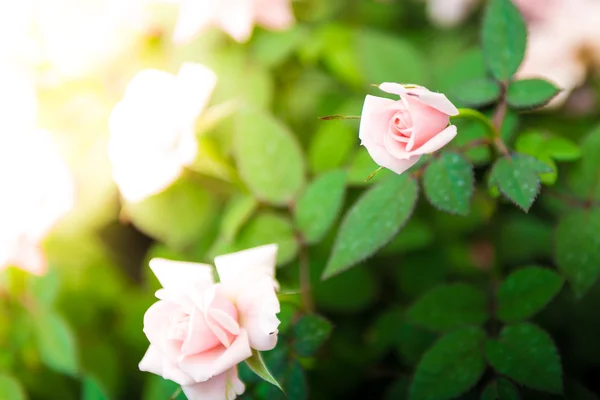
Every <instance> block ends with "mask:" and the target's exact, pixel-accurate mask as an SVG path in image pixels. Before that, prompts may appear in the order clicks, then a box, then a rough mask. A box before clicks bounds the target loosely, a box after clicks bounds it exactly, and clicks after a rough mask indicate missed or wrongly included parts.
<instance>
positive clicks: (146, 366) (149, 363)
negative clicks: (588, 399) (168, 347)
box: [138, 344, 163, 376]
mask: <svg viewBox="0 0 600 400" xmlns="http://www.w3.org/2000/svg"><path fill="white" fill-rule="evenodd" d="M162 360H163V356H162V354H161V352H160V350H159V349H158V347H156V346H154V345H152V344H151V345H150V347H148V350H147V351H146V354H144V357H143V358H142V361H140V363H139V365H138V367H139V368H140V371H146V372H151V373H153V374H156V375H160V376H162V371H163V368H162V362H163V361H162Z"/></svg>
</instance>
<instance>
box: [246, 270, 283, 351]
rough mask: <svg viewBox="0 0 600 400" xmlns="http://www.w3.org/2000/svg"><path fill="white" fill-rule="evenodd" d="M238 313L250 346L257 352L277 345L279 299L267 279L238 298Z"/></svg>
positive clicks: (249, 288) (254, 285)
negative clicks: (246, 332)
mask: <svg viewBox="0 0 600 400" xmlns="http://www.w3.org/2000/svg"><path fill="white" fill-rule="evenodd" d="M237 307H238V311H239V313H240V321H243V328H244V329H246V330H247V331H248V338H249V340H250V346H251V347H252V348H253V349H256V350H259V351H267V350H272V349H273V348H274V347H275V345H276V344H277V328H278V326H279V319H278V318H277V314H278V313H279V311H280V306H279V299H277V294H276V293H275V290H274V289H273V287H272V286H271V285H270V282H269V280H268V279H263V280H261V281H260V282H256V283H255V284H253V285H252V286H248V287H247V288H246V290H245V291H244V292H243V293H242V294H241V295H240V296H239V297H238V301H237Z"/></svg>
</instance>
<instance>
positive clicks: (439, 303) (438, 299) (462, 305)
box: [408, 283, 489, 331]
mask: <svg viewBox="0 0 600 400" xmlns="http://www.w3.org/2000/svg"><path fill="white" fill-rule="evenodd" d="M408 318H410V320H411V321H412V322H413V323H415V324H417V325H420V326H423V327H425V328H428V329H431V330H440V331H444V330H450V329H454V328H457V327H461V326H465V325H481V324H483V323H484V322H485V321H487V320H488V318H489V315H488V310H487V301H486V297H485V293H483V292H482V291H481V290H479V289H477V288H475V287H473V286H470V285H467V284H464V283H455V284H450V285H443V286H438V287H437V288H434V289H432V290H430V291H429V292H427V293H426V294H425V295H423V297H421V298H420V299H418V300H417V302H416V303H415V304H413V306H412V307H411V308H410V309H409V310H408Z"/></svg>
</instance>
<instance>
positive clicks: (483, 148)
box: [450, 119, 492, 166]
mask: <svg viewBox="0 0 600 400" xmlns="http://www.w3.org/2000/svg"><path fill="white" fill-rule="evenodd" d="M453 124H454V125H456V128H457V130H458V132H460V135H457V136H456V137H455V138H454V140H452V142H451V143H450V147H451V148H457V149H460V148H462V147H465V146H468V150H466V151H464V152H463V154H464V156H465V157H466V158H467V159H468V160H469V161H470V162H471V163H473V164H474V165H475V166H480V165H487V164H489V163H490V161H491V160H492V152H491V150H490V145H489V144H487V143H484V142H482V141H483V140H487V139H488V133H487V129H486V127H485V126H484V125H483V124H481V123H480V122H479V121H473V120H468V119H457V120H455V121H453ZM473 142H481V145H478V146H474V145H473ZM459 151H460V150H459Z"/></svg>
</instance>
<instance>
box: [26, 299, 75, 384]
mask: <svg viewBox="0 0 600 400" xmlns="http://www.w3.org/2000/svg"><path fill="white" fill-rule="evenodd" d="M35 336H36V338H37V345H38V348H39V351H40V357H41V359H42V362H43V363H44V364H46V365H47V366H48V367H49V368H50V369H53V370H54V371H56V372H60V373H62V374H67V375H72V376H75V375H77V372H78V370H79V365H78V360H77V345H76V342H75V335H74V334H73V331H72V330H71V327H69V325H68V324H67V322H66V321H65V320H64V319H63V318H62V317H61V316H60V315H58V314H55V313H52V312H49V311H45V312H43V313H40V314H38V315H37V316H36V318H35Z"/></svg>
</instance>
